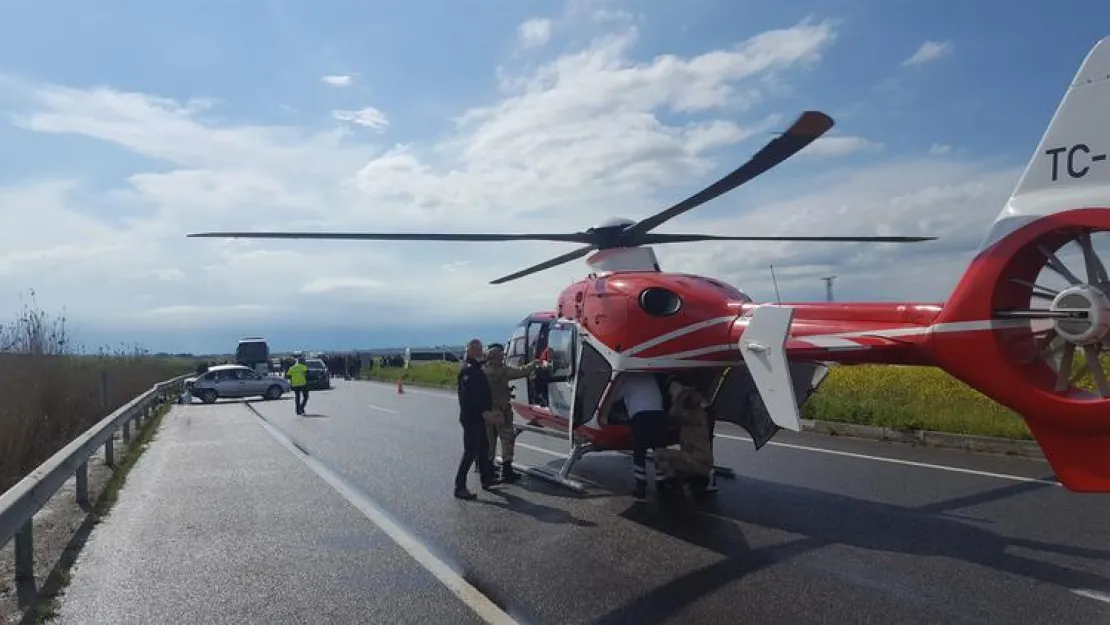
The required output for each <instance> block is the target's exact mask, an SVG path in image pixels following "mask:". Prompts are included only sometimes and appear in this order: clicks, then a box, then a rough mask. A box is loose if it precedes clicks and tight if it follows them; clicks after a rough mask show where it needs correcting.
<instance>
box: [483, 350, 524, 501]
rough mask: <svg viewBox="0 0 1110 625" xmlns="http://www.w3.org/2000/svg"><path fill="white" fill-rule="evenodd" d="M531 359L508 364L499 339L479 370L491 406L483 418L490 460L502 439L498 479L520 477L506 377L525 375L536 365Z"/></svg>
mask: <svg viewBox="0 0 1110 625" xmlns="http://www.w3.org/2000/svg"><path fill="white" fill-rule="evenodd" d="M536 365H537V363H536V362H531V363H528V364H526V365H524V366H523V367H509V366H507V365H506V364H505V349H504V347H503V346H502V345H501V344H500V343H493V344H491V345H490V346H489V356H488V359H487V361H486V365H485V366H484V367H482V372H483V373H485V374H486V379H487V380H489V390H490V395H491V397H492V404H493V410H492V411H491V413H492V414H491V418H490V419H489V420H488V421H487V422H486V439H487V441H488V444H489V461H490V464H493V458H494V456H496V455H497V441H498V440H500V441H501V481H502V482H506V483H512V482H515V481H517V480H518V479H520V476H519V475H517V473H516V472H515V471H513V447H514V445H513V442H514V441H515V439H516V432H515V431H514V429H513V408H512V406H511V405H510V403H509V402H510V397H509V381H511V380H516V379H519V378H526V377H528V375H529V374H531V373H532V370H533V369H535V368H536Z"/></svg>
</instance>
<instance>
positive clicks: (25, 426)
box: [0, 294, 196, 492]
mask: <svg viewBox="0 0 1110 625" xmlns="http://www.w3.org/2000/svg"><path fill="white" fill-rule="evenodd" d="M32 297H33V294H32ZM195 367H196V363H195V361H192V360H189V359H176V358H159V357H155V356H151V355H149V354H148V353H147V352H146V351H145V350H143V349H141V348H139V347H137V346H119V347H117V348H114V349H107V348H100V349H97V350H95V351H90V350H86V349H84V348H83V347H82V346H79V345H77V344H76V343H75V342H74V340H73V337H71V336H70V332H69V331H68V328H67V327H66V318H65V316H64V315H61V316H57V317H51V316H48V315H47V314H46V313H44V312H43V311H41V310H38V309H37V308H35V306H34V304H33V302H32V304H31V305H25V306H24V309H23V311H22V313H21V314H20V315H18V316H17V318H16V319H15V320H13V321H12V322H11V323H7V324H0V379H3V380H4V388H5V391H4V401H3V402H0V432H2V433H3V435H2V436H0V492H3V491H6V490H7V489H9V488H11V487H12V486H13V485H14V484H15V483H16V482H18V481H19V480H20V479H22V478H23V476H24V475H27V474H28V473H29V472H31V471H32V470H34V469H35V468H36V467H38V466H39V465H40V464H42V463H43V462H44V461H45V460H46V459H47V458H49V457H50V456H52V455H53V454H54V453H56V452H57V451H58V450H59V449H61V448H62V447H65V446H66V445H67V444H69V443H70V441H72V440H73V439H74V438H76V437H77V436H79V435H80V434H81V433H83V432H85V431H86V430H88V429H89V427H91V426H92V425H93V424H95V423H97V422H98V421H100V420H101V419H103V418H104V417H105V416H106V415H108V414H110V413H112V412H113V411H115V410H116V409H117V408H119V407H120V406H122V405H123V404H125V403H126V402H128V401H130V400H131V399H132V398H133V397H136V396H138V395H141V394H142V393H144V392H146V391H147V390H149V389H150V388H151V387H152V386H154V384H155V383H157V382H160V381H162V380H166V379H169V378H172V377H175V376H177V375H181V374H183V373H189V372H191V371H193V370H194V369H195ZM103 374H107V379H108V395H107V397H103V398H102V397H101V376H102V375H103Z"/></svg>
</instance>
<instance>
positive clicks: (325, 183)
mask: <svg viewBox="0 0 1110 625" xmlns="http://www.w3.org/2000/svg"><path fill="white" fill-rule="evenodd" d="M1065 4H1066V6H1067V9H1068V10H1066V11H1065V10H1059V9H1051V8H1049V6H1048V5H1047V4H1045V3H1032V2H1029V3H1015V2H1006V3H1003V2H1001V1H996V0H981V1H977V2H954V1H945V2H916V3H911V2H889V1H887V2H881V1H877V0H828V1H823V2H820V3H818V2H795V3H742V2H735V1H728V0H701V1H698V2H694V1H690V0H685V1H678V2H675V1H672V2H664V1H661V0H652V1H644V2H631V1H624V2H620V1H616V0H592V1H591V0H575V1H573V2H563V3H560V2H544V3H541V2H535V1H511V2H510V1H508V0H487V1H485V2H465V3H464V2H447V1H446V0H434V1H433V0H427V1H418V0H410V1H407V2H400V1H392V0H391V1H383V2H377V3H356V2H346V1H344V2H331V3H326V4H325V3H309V2H294V1H277V0H274V1H269V2H240V3H226V2H221V3H216V2H192V3H177V4H165V3H137V2H132V3H122V2H101V3H97V5H96V10H95V11H90V10H89V9H88V6H89V5H88V4H87V3H77V2H72V1H65V2H30V1H28V0H16V1H14V2H6V3H4V4H3V5H0V113H2V115H0V142H3V144H4V146H5V148H6V149H5V150H2V151H0V232H3V234H0V243H3V244H4V248H3V249H4V250H5V251H4V252H0V289H3V292H5V293H9V294H10V295H11V297H8V298H0V301H5V300H11V301H12V302H13V305H12V306H10V307H9V308H11V309H13V311H14V308H15V307H16V304H14V302H15V300H16V298H15V297H14V296H15V295H16V294H17V293H19V292H21V291H24V290H26V289H27V288H32V287H33V288H35V289H36V291H37V293H38V301H39V303H40V304H42V305H44V306H45V307H46V308H47V309H48V310H60V309H61V308H62V307H63V306H64V307H65V308H66V310H67V312H68V314H69V316H70V318H71V319H75V320H76V322H77V323H78V327H79V329H80V332H81V339H82V340H83V341H84V342H86V343H93V344H96V343H105V342H107V343H114V342H118V341H134V340H138V341H141V342H143V343H144V344H146V345H147V346H148V347H150V348H153V349H168V350H190V351H209V350H219V349H221V348H224V347H226V346H230V345H233V344H234V340H235V339H236V337H238V336H240V335H246V334H259V333H265V334H266V335H267V336H271V337H272V340H273V342H274V343H275V344H276V345H278V346H279V347H303V346H306V345H310V344H311V345H314V346H318V347H320V348H332V347H339V346H343V345H346V344H352V345H360V346H374V345H381V344H393V343H397V342H458V341H461V340H462V339H464V338H466V336H467V335H469V334H477V335H479V336H482V337H484V338H486V339H487V340H492V339H503V338H504V335H505V334H506V333H507V332H508V329H509V327H510V326H511V324H512V323H514V322H515V321H516V320H517V319H518V318H520V317H521V316H523V315H524V314H525V313H527V312H528V311H529V310H532V309H536V308H545V307H546V306H548V305H550V303H551V302H552V301H553V300H554V296H555V294H556V293H557V291H558V289H559V287H561V286H565V285H566V284H569V282H570V281H571V280H572V279H574V278H575V277H578V276H580V275H581V274H582V273H583V269H584V268H583V266H582V265H581V264H573V265H569V266H567V267H565V268H560V269H558V270H553V271H551V272H548V273H547V274H544V275H542V276H535V277H533V278H529V279H527V280H524V281H521V282H519V283H513V284H510V285H506V286H504V287H490V286H489V285H488V284H487V283H488V280H489V279H491V278H494V277H496V276H498V275H501V274H503V273H507V272H510V271H513V270H514V269H517V268H520V267H523V266H526V265H528V264H531V263H533V262H537V261H539V260H542V259H543V258H545V257H547V256H549V255H552V254H553V253H559V252H560V251H563V250H564V249H566V246H559V245H554V246H548V245H533V244H512V245H505V246H496V245H495V246H487V247H482V248H479V247H474V246H467V245H432V246H425V245H419V244H381V245H360V244H347V243H340V244H334V245H327V244H324V243H307V242H294V243H277V244H271V243H265V242H263V243H257V242H256V243H253V244H248V243H245V242H242V241H238V242H236V241H232V242H230V243H228V242H218V241H200V240H195V239H194V240H186V239H185V238H184V234H185V233H186V232H191V231H199V230H216V229H230V228H242V229H263V228H270V227H272V228H275V229H277V228H283V229H359V230H397V229H402V230H417V229H422V230H427V229H433V230H444V231H455V230H493V231H514V230H523V229H532V228H540V227H543V228H548V227H556V228H559V229H564V230H578V229H583V228H586V227H589V226H590V225H592V223H593V222H596V221H599V220H600V219H601V218H602V217H603V216H608V215H611V214H618V215H625V216H628V217H632V218H638V217H643V216H646V215H647V214H649V213H651V212H654V211H655V210H658V208H659V207H661V205H666V204H669V203H671V202H673V201H675V200H677V199H680V198H681V197H683V196H684V195H685V194H688V193H690V192H693V191H696V190H697V189H698V188H700V186H703V185H704V184H705V183H708V182H710V181H711V180H712V179H713V177H714V176H717V175H721V174H723V173H724V172H725V171H727V170H729V169H731V168H733V167H735V166H736V165H737V164H739V163H740V162H742V161H743V160H744V159H746V158H747V156H748V155H750V154H751V153H752V152H754V151H755V150H756V149H758V147H759V146H760V145H761V144H762V143H763V142H764V141H766V140H767V139H769V138H770V134H769V133H770V131H773V130H775V129H776V128H778V127H781V126H782V125H783V124H785V123H787V122H788V121H789V119H791V118H792V117H794V116H795V115H796V114H797V113H798V112H799V111H800V110H803V109H806V108H817V109H820V110H824V111H826V112H828V113H830V114H831V115H832V116H833V117H834V118H835V119H836V120H837V128H836V129H835V131H834V133H833V136H834V137H839V140H840V141H841V142H840V143H835V142H829V143H826V144H824V146H823V147H821V148H818V147H817V146H815V148H814V150H813V151H811V153H810V154H808V155H805V156H803V155H800V156H799V157H798V158H797V159H795V160H792V161H790V162H788V163H787V164H785V165H784V166H782V167H781V168H779V169H777V170H775V171H774V172H772V173H770V174H768V175H767V176H765V177H764V178H762V179H760V180H759V181H758V182H755V183H752V184H751V185H749V187H748V188H745V189H743V190H741V191H737V192H735V193H733V194H731V195H730V196H728V197H727V198H723V199H720V200H717V201H716V202H714V203H713V204H711V205H709V206H706V207H703V208H702V209H699V210H698V211H697V212H696V213H692V214H689V215H687V216H684V217H683V218H682V219H680V220H678V221H676V222H675V223H674V224H673V226H670V225H669V226H668V227H667V229H671V230H673V231H680V230H707V231H710V232H723V231H730V232H731V233H734V234H740V233H742V232H746V233H750V234H819V233H821V232H815V231H811V229H813V228H817V229H822V228H823V227H822V226H821V224H820V223H818V222H814V217H813V216H814V215H823V216H822V217H821V218H822V219H826V220H830V221H829V224H831V226H830V227H836V228H841V229H843V230H844V232H843V234H875V233H877V229H884V230H887V231H891V232H893V233H905V234H919V233H925V234H935V235H939V236H941V237H942V241H938V242H937V245H933V244H930V245H932V247H927V248H925V247H923V248H918V249H914V250H909V249H906V248H902V249H893V250H892V249H886V248H885V247H882V248H877V249H871V248H867V249H864V248H859V247H852V248H829V247H828V246H821V247H814V246H781V245H780V246H754V245H747V244H730V245H728V246H724V247H720V246H716V247H714V246H672V247H668V248H666V249H661V250H660V254H661V258H662V259H663V261H664V265H665V267H667V268H674V269H678V270H683V271H695V272H703V273H709V274H713V275H717V276H719V277H722V278H725V279H728V280H730V281H732V282H733V283H735V284H737V285H738V286H740V287H741V288H744V289H745V290H747V291H748V292H749V293H751V294H752V295H753V296H754V297H756V299H768V298H770V297H771V296H772V292H771V290H770V280H769V277H768V276H767V275H766V274H767V271H766V265H767V264H768V263H769V262H774V263H775V266H776V270H777V271H778V272H779V286H780V289H781V290H784V291H785V292H784V294H783V295H784V297H787V298H789V299H795V300H799V299H800V300H804V299H811V298H821V297H822V296H823V284H822V283H821V282H820V281H819V280H818V279H816V276H817V275H818V274H820V275H824V274H825V273H827V272H830V271H831V272H833V273H838V275H841V276H843V277H842V278H840V279H839V281H838V283H837V289H838V291H837V293H838V297H839V298H840V299H849V298H862V299H870V300H889V299H924V300H926V301H935V300H940V299H943V298H944V297H945V296H946V295H947V292H948V291H949V290H950V289H951V287H952V285H953V284H954V282H955V280H956V279H957V278H958V276H959V273H960V271H961V270H962V268H963V265H964V263H966V261H967V259H968V258H969V254H970V253H971V252H972V251H973V250H974V246H975V244H976V243H977V238H978V237H979V236H981V234H982V232H983V231H984V230H985V228H986V226H987V225H989V223H990V221H991V220H992V219H993V218H994V216H995V215H996V214H997V212H998V211H999V210H1000V209H1001V205H1002V203H1003V202H1004V201H1005V198H1006V197H1007V196H1008V194H1009V192H1010V190H1011V188H1012V185H1013V184H1014V182H1016V177H1017V175H1018V174H1019V173H1020V170H1021V168H1022V167H1023V166H1024V165H1025V163H1026V161H1027V160H1028V158H1029V156H1030V154H1031V152H1032V150H1033V148H1034V147H1035V145H1036V142H1037V141H1038V139H1039V138H1040V134H1041V132H1042V131H1043V129H1044V126H1045V124H1047V122H1048V119H1049V117H1050V116H1051V114H1052V112H1053V110H1054V108H1055V106H1056V104H1057V103H1058V101H1059V99H1060V97H1061V96H1062V94H1063V90H1064V88H1065V86H1066V84H1067V82H1068V80H1069V79H1070V78H1071V76H1072V74H1073V73H1074V72H1075V71H1076V69H1077V68H1078V65H1079V63H1080V62H1081V60H1082V58H1083V56H1084V55H1085V54H1086V52H1087V51H1088V50H1089V49H1090V47H1091V46H1092V45H1093V44H1094V42H1095V41H1097V40H1098V39H1099V38H1100V37H1102V36H1104V35H1110V29H1107V31H1106V32H1102V31H1100V30H1099V28H1100V25H1102V24H1110V5H1106V4H1105V3H1099V2H1094V1H1091V2H1079V1H1075V2H1067V3H1065ZM530 20H531V23H532V24H533V27H532V28H531V29H527V28H522V24H524V23H526V22H529V21H530ZM545 20H546V22H545ZM545 23H546V24H547V27H543V24H545ZM525 30H527V31H528V32H531V33H532V34H533V39H532V43H533V44H534V45H526V42H525V40H524V39H523V38H522V37H523V35H522V31H525ZM767 31H778V35H777V36H776V37H771V38H767V37H766V36H765V35H763V37H764V39H762V43H760V44H759V45H760V46H763V47H762V48H758V46H756V47H757V48H758V50H757V49H756V48H753V47H752V42H751V40H752V38H756V37H760V36H761V35H760V33H766V32H767ZM545 32H546V33H548V35H549V36H548V37H547V38H542V37H540V38H536V37H537V36H538V35H539V34H543V33H545ZM541 39H542V41H541ZM927 42H931V44H930V46H931V47H932V48H933V49H934V50H939V52H938V53H936V54H934V55H932V56H931V57H930V58H925V59H924V60H923V62H920V63H914V64H905V63H904V62H905V61H906V60H907V59H910V58H911V57H913V56H914V55H915V53H917V52H919V51H920V50H921V49H922V46H923V45H926V44H927ZM746 44H747V45H748V47H747V48H745V47H744V46H745V45H746ZM930 46H927V48H928V47H930ZM660 55H672V56H673V60H671V61H659V60H657V57H659V56H660ZM925 56H926V57H929V56H930V55H925ZM761 59H771V62H770V66H769V67H766V68H762V69H759V68H758V67H757V66H759V65H760V60H761ZM327 76H332V77H347V78H346V79H345V80H346V81H347V82H345V83H344V82H343V81H340V80H338V79H333V80H332V82H333V83H341V84H329V82H327V81H325V80H324V78H325V77H327ZM606 98H608V100H607V99H606ZM170 101H172V102H170ZM190 102H192V104H189V103H190ZM369 108H372V109H373V115H370V114H369V112H367V111H366V110H367V109H369ZM356 111H364V113H363V118H364V119H371V118H375V117H376V118H377V119H384V120H387V122H388V123H387V124H385V125H379V126H378V127H373V126H368V125H360V124H358V123H353V122H351V121H349V120H350V118H351V117H352V116H353V115H352V113H353V112H356ZM468 111H469V114H468V115H467V121H465V122H460V119H461V118H462V117H463V116H464V114H467V112H468ZM343 112H346V113H347V114H344V113H343ZM706 142H708V143H706ZM938 190H940V191H938ZM907 197H931V198H936V199H935V203H934V204H931V205H928V208H924V209H914V210H910V211H907V210H903V209H899V210H894V209H892V208H891V207H892V206H895V205H897V206H904V202H903V203H901V204H897V203H896V204H892V202H895V201H896V200H897V198H903V199H904V198H907ZM837 211H842V212H840V213H838V212H837ZM803 230H806V231H803ZM924 230H930V231H929V232H924ZM915 280H919V282H916V283H915V282H914V281H915ZM908 284H914V285H915V286H913V287H912V288H911V287H909V286H907V285H908ZM0 312H6V311H5V310H0ZM430 328H432V329H430Z"/></svg>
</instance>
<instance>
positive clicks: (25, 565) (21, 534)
mask: <svg viewBox="0 0 1110 625" xmlns="http://www.w3.org/2000/svg"><path fill="white" fill-rule="evenodd" d="M34 581H35V517H34V516H33V515H32V516H31V518H29V519H27V522H26V523H24V524H23V527H21V528H20V529H19V531H18V532H16V533H15V583H16V585H17V586H20V585H23V584H26V583H27V582H34Z"/></svg>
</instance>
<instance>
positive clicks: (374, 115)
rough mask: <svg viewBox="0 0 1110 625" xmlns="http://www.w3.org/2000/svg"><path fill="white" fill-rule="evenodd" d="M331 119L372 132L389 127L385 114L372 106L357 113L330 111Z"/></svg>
mask: <svg viewBox="0 0 1110 625" xmlns="http://www.w3.org/2000/svg"><path fill="white" fill-rule="evenodd" d="M332 117H334V118H335V119H338V120H339V121H341V122H351V123H352V124H358V125H359V126H366V127H367V128H373V129H374V130H384V129H385V127H386V126H388V125H389V120H388V119H386V117H385V113H383V112H381V111H379V110H378V109H376V108H374V107H372V106H368V107H366V108H363V109H359V110H357V111H332Z"/></svg>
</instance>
